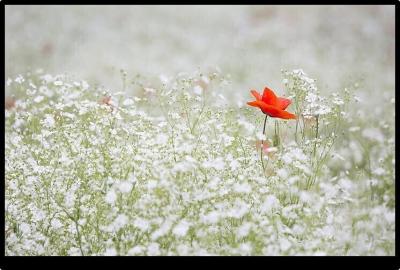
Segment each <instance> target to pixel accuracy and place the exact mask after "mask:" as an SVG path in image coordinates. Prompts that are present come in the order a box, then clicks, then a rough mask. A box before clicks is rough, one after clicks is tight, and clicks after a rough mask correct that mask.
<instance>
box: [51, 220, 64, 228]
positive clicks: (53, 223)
mask: <svg viewBox="0 0 400 270" xmlns="http://www.w3.org/2000/svg"><path fill="white" fill-rule="evenodd" d="M51 226H52V227H53V228H54V229H55V230H57V229H59V228H61V227H62V226H63V225H62V223H61V222H60V220H59V219H58V218H53V219H52V220H51Z"/></svg>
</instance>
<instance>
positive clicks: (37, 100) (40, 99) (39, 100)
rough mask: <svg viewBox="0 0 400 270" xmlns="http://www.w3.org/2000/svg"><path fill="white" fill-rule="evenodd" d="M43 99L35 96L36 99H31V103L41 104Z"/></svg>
mask: <svg viewBox="0 0 400 270" xmlns="http://www.w3.org/2000/svg"><path fill="white" fill-rule="evenodd" d="M43 99H44V97H43V96H37V97H35V98H34V99H33V101H34V102H36V103H40V102H42V100H43Z"/></svg>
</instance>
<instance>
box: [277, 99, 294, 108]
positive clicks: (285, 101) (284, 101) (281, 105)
mask: <svg viewBox="0 0 400 270" xmlns="http://www.w3.org/2000/svg"><path fill="white" fill-rule="evenodd" d="M291 103H292V101H291V100H290V99H287V98H281V97H280V98H278V104H279V105H278V107H279V108H280V109H281V110H285V109H286V108H287V107H288V106H289V105H290V104H291Z"/></svg>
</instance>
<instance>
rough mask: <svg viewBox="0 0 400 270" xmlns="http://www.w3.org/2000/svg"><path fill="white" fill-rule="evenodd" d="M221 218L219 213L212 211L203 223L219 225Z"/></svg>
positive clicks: (204, 218) (204, 217) (203, 219)
mask: <svg viewBox="0 0 400 270" xmlns="http://www.w3.org/2000/svg"><path fill="white" fill-rule="evenodd" d="M219 218H220V214H219V213H218V212H217V211H211V212H210V213H208V214H207V215H205V216H203V218H202V221H203V222H205V223H217V222H218V220H219Z"/></svg>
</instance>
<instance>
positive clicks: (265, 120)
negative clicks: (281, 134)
mask: <svg viewBox="0 0 400 270" xmlns="http://www.w3.org/2000/svg"><path fill="white" fill-rule="evenodd" d="M267 118H268V115H267V114H265V119H264V127H263V135H265V125H266V124H267ZM263 148H264V140H261V165H262V167H263V173H265V166H264V159H263Z"/></svg>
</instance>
